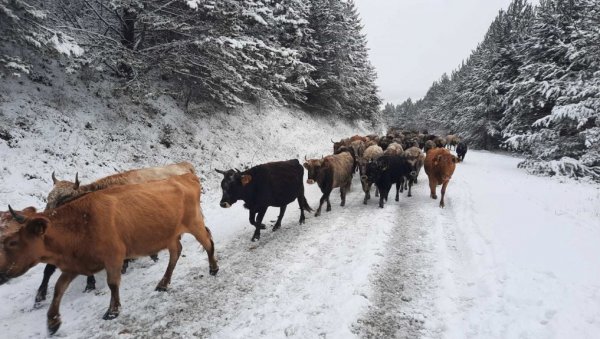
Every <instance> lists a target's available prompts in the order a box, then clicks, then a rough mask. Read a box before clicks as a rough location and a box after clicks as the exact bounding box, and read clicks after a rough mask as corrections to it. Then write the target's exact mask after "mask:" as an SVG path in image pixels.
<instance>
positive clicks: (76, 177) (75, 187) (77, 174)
mask: <svg viewBox="0 0 600 339" xmlns="http://www.w3.org/2000/svg"><path fill="white" fill-rule="evenodd" d="M78 188H79V172H77V173H75V183H74V184H73V189H78Z"/></svg>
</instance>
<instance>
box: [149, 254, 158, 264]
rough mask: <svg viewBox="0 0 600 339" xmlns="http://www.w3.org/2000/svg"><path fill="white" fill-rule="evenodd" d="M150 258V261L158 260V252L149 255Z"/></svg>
mask: <svg viewBox="0 0 600 339" xmlns="http://www.w3.org/2000/svg"><path fill="white" fill-rule="evenodd" d="M150 259H152V261H154V262H157V261H158V253H156V254H152V255H150Z"/></svg>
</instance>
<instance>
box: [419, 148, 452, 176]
mask: <svg viewBox="0 0 600 339" xmlns="http://www.w3.org/2000/svg"><path fill="white" fill-rule="evenodd" d="M456 162H458V159H457V158H456V156H454V155H452V154H451V153H450V151H448V150H447V149H445V148H434V149H432V150H430V151H429V152H427V156H426V157H425V173H427V175H428V176H429V177H430V179H434V180H435V181H437V183H438V184H441V183H443V182H444V181H447V180H450V178H452V174H453V173H454V169H455V168H456Z"/></svg>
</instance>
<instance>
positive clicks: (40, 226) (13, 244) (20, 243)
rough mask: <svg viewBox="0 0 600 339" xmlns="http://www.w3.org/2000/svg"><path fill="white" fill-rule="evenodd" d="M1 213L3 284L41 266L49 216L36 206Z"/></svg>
mask: <svg viewBox="0 0 600 339" xmlns="http://www.w3.org/2000/svg"><path fill="white" fill-rule="evenodd" d="M8 209H9V211H8V212H0V285H2V284H4V283H5V282H7V281H8V280H10V279H12V278H16V277H18V276H20V275H23V274H24V273H25V272H27V271H28V270H29V269H30V268H31V267H33V266H35V265H36V264H38V263H39V262H40V260H41V258H42V254H43V253H44V234H45V232H46V228H47V227H48V223H49V222H50V221H49V220H48V219H47V218H46V217H44V216H42V215H39V214H36V210H35V208H33V207H28V208H26V209H24V210H23V211H19V212H15V211H14V210H13V209H12V208H11V207H10V206H8Z"/></svg>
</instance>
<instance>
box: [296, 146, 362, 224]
mask: <svg viewBox="0 0 600 339" xmlns="http://www.w3.org/2000/svg"><path fill="white" fill-rule="evenodd" d="M304 167H305V168H306V169H307V170H308V179H307V180H306V182H307V183H308V184H309V185H312V184H314V183H315V182H316V183H317V184H318V185H319V188H320V189H321V192H322V193H323V195H322V196H321V200H320V202H319V208H318V209H317V212H316V213H315V216H319V215H321V206H323V203H324V202H325V201H327V212H329V211H331V203H330V202H329V195H330V194H331V191H332V190H333V189H334V188H337V187H339V188H340V196H341V198H342V203H341V204H340V206H344V205H345V204H346V192H348V191H349V190H350V185H351V183H352V173H353V172H354V158H353V157H352V155H351V154H350V152H341V153H339V154H334V155H328V156H326V157H325V158H322V159H309V160H306V162H305V163H304Z"/></svg>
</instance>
